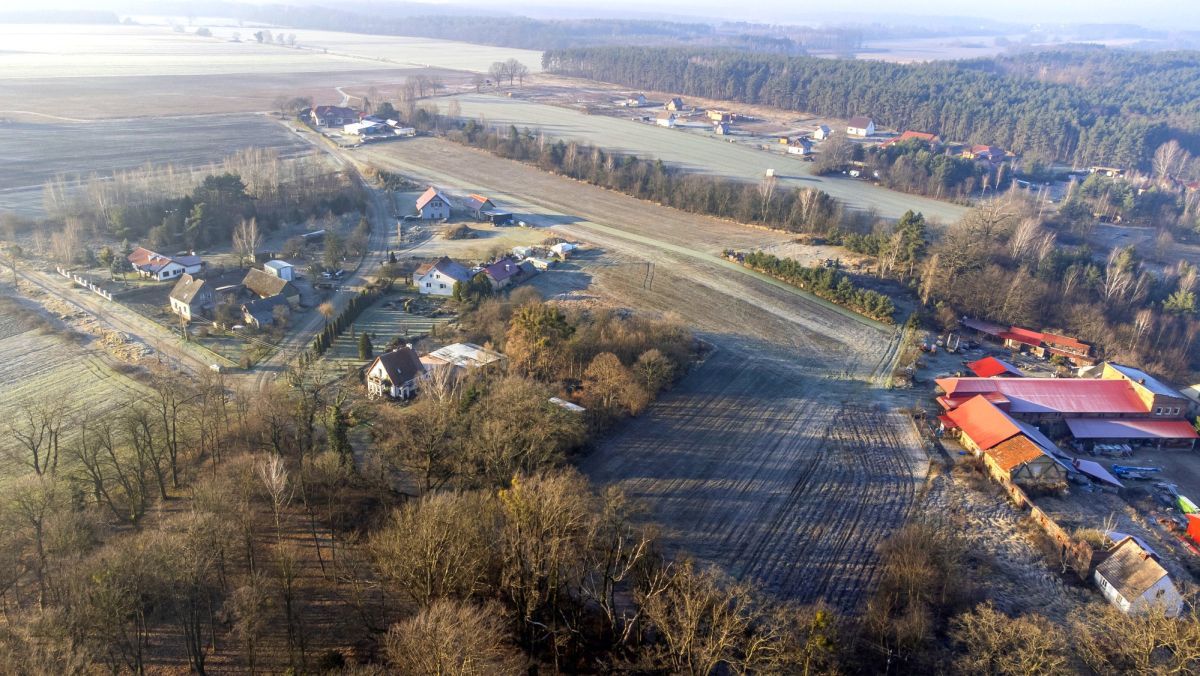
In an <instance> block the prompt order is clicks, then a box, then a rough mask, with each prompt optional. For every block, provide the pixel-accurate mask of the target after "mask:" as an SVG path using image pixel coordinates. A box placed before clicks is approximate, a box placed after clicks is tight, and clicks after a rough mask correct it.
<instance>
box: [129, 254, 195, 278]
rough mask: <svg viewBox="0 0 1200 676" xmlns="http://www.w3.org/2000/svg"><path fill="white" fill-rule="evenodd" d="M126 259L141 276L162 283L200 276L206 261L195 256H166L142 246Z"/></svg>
mask: <svg viewBox="0 0 1200 676" xmlns="http://www.w3.org/2000/svg"><path fill="white" fill-rule="evenodd" d="M126 259H127V260H128V261H129V264H130V265H131V266H133V269H134V271H135V272H137V273H138V274H139V275H141V276H143V277H150V278H152V279H156V280H158V281H160V282H162V281H165V280H168V279H176V278H178V277H179V276H180V275H183V274H189V275H195V274H199V272H200V271H201V270H203V269H204V261H202V260H200V257H199V256H196V255H194V254H189V255H185V256H164V255H162V254H160V253H157V252H154V251H151V250H149V249H146V248H143V247H140V246H139V247H138V248H136V249H134V250H133V251H132V252H131V253H130V254H129V255H128V256H126Z"/></svg>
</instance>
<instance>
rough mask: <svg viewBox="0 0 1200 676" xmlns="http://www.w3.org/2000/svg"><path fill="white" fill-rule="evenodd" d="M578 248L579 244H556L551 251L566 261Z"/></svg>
mask: <svg viewBox="0 0 1200 676" xmlns="http://www.w3.org/2000/svg"><path fill="white" fill-rule="evenodd" d="M578 248H579V245H578V244H571V243H570V242H559V243H558V244H555V245H554V246H552V247H550V251H551V253H553V254H554V255H555V256H558V257H559V258H561V259H563V260H566V259H567V258H568V257H570V255H571V254H572V253H574V252H575V250H576V249H578Z"/></svg>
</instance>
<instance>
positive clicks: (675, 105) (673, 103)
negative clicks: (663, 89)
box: [664, 96, 683, 113]
mask: <svg viewBox="0 0 1200 676" xmlns="http://www.w3.org/2000/svg"><path fill="white" fill-rule="evenodd" d="M664 107H665V108H666V109H667V110H672V111H675V112H677V113H678V112H681V111H682V110H683V99H681V98H679V97H678V96H676V97H674V98H673V99H671V100H670V101H667V105H666V106H664Z"/></svg>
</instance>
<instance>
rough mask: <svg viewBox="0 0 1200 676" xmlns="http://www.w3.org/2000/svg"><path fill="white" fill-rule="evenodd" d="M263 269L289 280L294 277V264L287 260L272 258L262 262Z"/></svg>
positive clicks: (293, 279)
mask: <svg viewBox="0 0 1200 676" xmlns="http://www.w3.org/2000/svg"><path fill="white" fill-rule="evenodd" d="M263 271H264V272H266V273H267V274H269V275H274V276H275V277H278V278H280V279H284V280H287V281H289V282H292V281H295V279H296V266H294V265H292V264H291V263H289V262H287V261H280V260H273V261H267V262H266V263H263Z"/></svg>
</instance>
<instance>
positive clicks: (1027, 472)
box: [983, 434, 1067, 490]
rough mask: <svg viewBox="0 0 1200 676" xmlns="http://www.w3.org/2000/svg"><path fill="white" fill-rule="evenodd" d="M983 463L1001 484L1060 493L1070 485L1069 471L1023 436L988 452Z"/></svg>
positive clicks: (999, 444)
mask: <svg viewBox="0 0 1200 676" xmlns="http://www.w3.org/2000/svg"><path fill="white" fill-rule="evenodd" d="M983 461H984V463H985V464H986V465H987V467H988V471H989V472H990V473H991V474H992V477H993V478H995V479H996V480H997V481H1000V482H1001V483H1004V482H1006V481H1007V482H1009V483H1014V484H1017V485H1018V486H1021V487H1022V488H1035V489H1040V490H1061V489H1063V488H1065V487H1066V484H1067V470H1066V469H1065V468H1064V467H1063V466H1062V465H1061V464H1059V462H1058V461H1057V460H1055V459H1054V458H1053V457H1051V456H1050V455H1049V454H1047V453H1046V451H1045V450H1044V449H1042V448H1041V447H1040V446H1038V445H1037V444H1035V443H1033V441H1032V440H1031V439H1030V438H1029V437H1027V436H1025V435H1024V434H1018V435H1016V436H1014V437H1010V438H1008V439H1005V440H1004V441H1002V442H1000V443H998V444H996V445H995V446H993V447H991V448H989V449H987V450H986V451H984V452H983Z"/></svg>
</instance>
